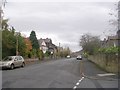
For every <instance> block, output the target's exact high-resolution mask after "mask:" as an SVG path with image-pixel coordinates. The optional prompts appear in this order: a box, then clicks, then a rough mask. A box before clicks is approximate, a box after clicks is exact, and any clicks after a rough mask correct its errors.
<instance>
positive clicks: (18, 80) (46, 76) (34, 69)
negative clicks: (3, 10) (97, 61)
mask: <svg viewBox="0 0 120 90" xmlns="http://www.w3.org/2000/svg"><path fill="white" fill-rule="evenodd" d="M80 72H82V73H84V74H82V75H81V73H80ZM2 79H3V80H2V87H3V88H72V89H77V88H118V80H117V76H116V75H112V74H110V75H107V74H106V72H105V71H102V70H101V69H99V68H98V67H97V66H96V65H94V64H93V63H91V62H90V61H88V60H86V59H83V60H82V61H78V60H76V59H75V58H70V59H60V60H52V61H47V62H44V63H38V64H32V65H28V66H27V65H26V67H24V68H16V69H14V70H3V71H2ZM114 90H115V89H114Z"/></svg>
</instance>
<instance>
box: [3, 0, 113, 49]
mask: <svg viewBox="0 0 120 90" xmlns="http://www.w3.org/2000/svg"><path fill="white" fill-rule="evenodd" d="M113 7H114V3H109V2H108V3H97V2H96V3H90V2H89V3H81V2H79V3H78V2H73V3H70V2H64V3H63V2H61V3H58V2H57V3H56V2H50V3H49V2H46V3H45V2H44V3H43V2H41V3H40V2H39V3H36V2H33V3H12V2H11V3H8V4H7V6H6V8H5V16H6V17H8V18H10V21H9V23H10V24H11V25H12V26H14V27H15V28H16V30H18V31H21V32H22V31H23V32H24V31H25V32H26V33H27V32H28V33H30V31H31V30H35V31H36V33H45V34H52V35H54V36H53V37H52V36H51V37H52V39H53V40H54V42H55V39H54V37H57V39H58V42H59V41H60V42H61V43H63V44H64V45H69V46H70V47H71V48H72V49H74V48H73V47H75V45H76V47H78V43H79V38H80V36H81V35H82V34H83V33H87V32H91V33H93V34H98V35H101V34H102V33H103V31H104V30H106V29H108V28H109V23H108V20H109V19H110V17H109V15H108V13H109V11H110V10H111V9H112V8H113ZM45 36H47V35H45ZM38 37H39V35H38ZM58 42H57V43H58Z"/></svg>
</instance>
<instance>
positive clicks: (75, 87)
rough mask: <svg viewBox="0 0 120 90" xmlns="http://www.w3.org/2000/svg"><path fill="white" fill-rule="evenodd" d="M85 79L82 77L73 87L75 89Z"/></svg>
mask: <svg viewBox="0 0 120 90" xmlns="http://www.w3.org/2000/svg"><path fill="white" fill-rule="evenodd" d="M83 79H84V77H82V78H81V79H80V80H79V81H78V82H77V83H76V85H75V86H74V87H73V89H74V90H75V89H76V88H77V86H78V85H79V84H80V82H81V81H82V80H83Z"/></svg>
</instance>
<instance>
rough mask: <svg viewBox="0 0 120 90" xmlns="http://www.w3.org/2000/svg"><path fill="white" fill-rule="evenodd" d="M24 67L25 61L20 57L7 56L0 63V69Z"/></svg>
mask: <svg viewBox="0 0 120 90" xmlns="http://www.w3.org/2000/svg"><path fill="white" fill-rule="evenodd" d="M20 66H21V67H24V66H25V61H24V58H23V57H22V56H7V57H5V58H4V59H3V60H2V61H0V68H10V69H14V68H15V67H20Z"/></svg>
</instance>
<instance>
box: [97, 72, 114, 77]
mask: <svg viewBox="0 0 120 90" xmlns="http://www.w3.org/2000/svg"><path fill="white" fill-rule="evenodd" d="M97 75H98V76H101V77H103V76H112V75H116V74H113V73H104V74H97Z"/></svg>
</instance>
